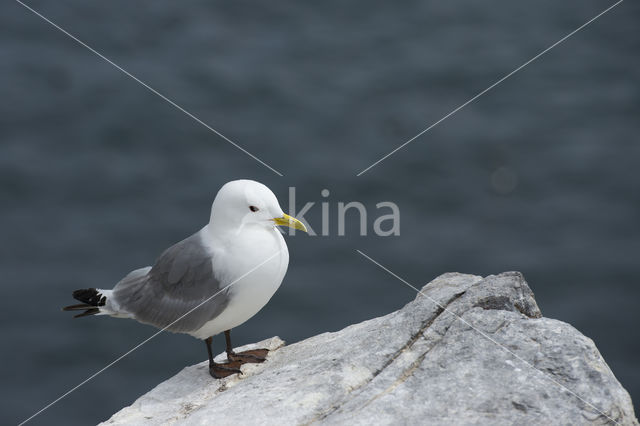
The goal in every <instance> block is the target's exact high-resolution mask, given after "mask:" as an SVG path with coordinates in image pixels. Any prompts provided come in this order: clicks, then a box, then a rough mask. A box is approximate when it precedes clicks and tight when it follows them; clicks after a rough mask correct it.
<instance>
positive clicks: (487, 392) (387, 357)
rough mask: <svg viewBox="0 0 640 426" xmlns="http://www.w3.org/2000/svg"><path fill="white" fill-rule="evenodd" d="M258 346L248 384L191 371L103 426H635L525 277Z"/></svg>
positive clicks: (442, 285)
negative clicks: (259, 356) (546, 314)
mask: <svg viewBox="0 0 640 426" xmlns="http://www.w3.org/2000/svg"><path fill="white" fill-rule="evenodd" d="M436 302H437V303H436ZM253 347H267V348H270V349H272V352H271V353H270V354H269V357H268V359H267V361H266V362H265V363H264V364H246V365H244V366H243V367H242V371H243V375H242V376H237V375H234V376H231V377H228V378H226V379H222V380H214V379H212V378H211V377H210V376H209V374H208V368H207V362H206V361H205V362H203V363H200V364H197V365H194V366H191V367H187V368H185V369H184V370H182V371H181V372H180V373H179V374H177V375H176V376H174V377H173V378H171V379H169V380H167V381H165V382H164V383H161V384H160V385H158V386H157V387H156V388H154V389H153V390H151V391H150V392H148V393H147V394H146V395H144V396H142V397H141V398H139V399H138V400H137V401H135V402H134V403H133V404H132V405H131V406H129V407H126V408H124V409H123V410H121V411H119V412H118V413H116V414H115V415H114V416H113V417H112V418H111V419H110V420H108V421H107V422H105V423H103V425H119V424H123V425H124V424H127V425H129V424H176V423H177V424H179V423H184V424H196V425H209V424H216V425H218V424H220V425H222V424H312V423H319V424H349V425H352V424H356V425H371V424H509V425H511V424H598V425H599V424H615V423H619V424H624V425H637V424H638V421H637V419H636V418H635V414H634V411H633V406H632V403H631V398H630V397H629V394H628V393H627V392H626V391H625V389H624V388H623V387H622V386H621V385H620V383H619V382H618V381H617V380H616V378H615V377H614V375H613V373H612V372H611V370H610V369H609V367H608V366H607V364H606V363H605V361H604V360H603V359H602V356H601V355H600V353H599V352H598V350H597V349H596V347H595V345H594V343H593V341H592V340H591V339H589V338H587V337H585V336H584V335H582V334H581V333H580V332H578V331H577V330H576V329H575V328H573V327H572V326H570V325H569V324H566V323H563V322H560V321H556V320H552V319H548V318H543V317H542V315H541V313H540V309H539V308H538V305H537V304H536V301H535V299H534V297H533V293H532V291H531V289H530V288H529V286H528V285H527V283H526V282H525V280H524V278H523V277H522V275H521V274H520V273H517V272H506V273H503V274H500V275H495V276H494V275H492V276H489V277H486V278H482V277H479V276H474V275H463V274H456V273H449V274H444V275H442V276H440V277H438V278H436V279H435V280H433V281H432V282H430V283H429V284H427V285H426V286H425V287H424V288H423V289H422V291H421V293H420V294H418V296H417V297H416V299H415V300H414V301H412V302H410V303H409V304H407V305H406V306H405V307H404V308H402V309H400V310H398V311H396V312H393V313H391V314H389V315H386V316H383V317H380V318H375V319H372V320H369V321H365V322H362V323H360V324H355V325H352V326H350V327H347V328H345V329H343V330H340V331H338V332H335V333H324V334H320V335H318V336H314V337H312V338H309V339H307V340H304V341H301V342H298V343H295V344H292V345H289V346H284V342H282V341H281V340H280V339H279V338H278V337H273V338H271V339H268V340H265V341H263V342H259V343H257V344H254V345H248V346H246V347H244V348H246V349H249V348H253ZM217 360H218V361H221V360H224V356H222V355H219V356H218V358H217Z"/></svg>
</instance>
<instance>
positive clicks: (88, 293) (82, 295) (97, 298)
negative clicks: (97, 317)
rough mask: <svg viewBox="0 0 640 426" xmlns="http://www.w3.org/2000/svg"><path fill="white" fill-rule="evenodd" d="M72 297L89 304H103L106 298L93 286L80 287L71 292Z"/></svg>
mask: <svg viewBox="0 0 640 426" xmlns="http://www.w3.org/2000/svg"><path fill="white" fill-rule="evenodd" d="M73 298H74V299H76V300H78V301H80V302H82V303H86V304H87V305H90V306H104V304H105V303H106V302H107V298H106V297H105V296H103V295H102V294H100V292H98V290H96V289H95V288H82V289H80V290H76V291H74V292H73Z"/></svg>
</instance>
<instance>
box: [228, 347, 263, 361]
mask: <svg viewBox="0 0 640 426" xmlns="http://www.w3.org/2000/svg"><path fill="white" fill-rule="evenodd" d="M268 353H269V349H251V350H248V351H243V352H238V353H236V352H229V353H227V359H228V360H229V361H232V362H240V363H241V364H246V363H256V364H259V363H261V362H264V361H265V360H266V359H267V354H268Z"/></svg>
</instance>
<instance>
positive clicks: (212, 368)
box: [204, 337, 242, 379]
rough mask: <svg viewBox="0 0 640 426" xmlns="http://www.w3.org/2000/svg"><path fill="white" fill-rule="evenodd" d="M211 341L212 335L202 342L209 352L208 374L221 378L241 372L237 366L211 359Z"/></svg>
mask: <svg viewBox="0 0 640 426" xmlns="http://www.w3.org/2000/svg"><path fill="white" fill-rule="evenodd" d="M211 342H213V337H209V338H208V339H205V340H204V343H205V344H206V345H207V352H208V353H209V374H211V377H213V378H214V379H222V378H224V377H227V376H230V375H232V374H236V373H242V371H240V370H239V369H237V368H233V367H231V366H226V365H223V364H218V363H217V362H215V361H214V360H213V352H212V351H211ZM238 367H239V365H238Z"/></svg>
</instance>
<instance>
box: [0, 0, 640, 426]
mask: <svg viewBox="0 0 640 426" xmlns="http://www.w3.org/2000/svg"><path fill="white" fill-rule="evenodd" d="M28 4H30V5H32V6H33V7H35V8H36V9H37V10H39V11H40V12H41V13H42V14H44V15H45V16H47V17H48V18H50V19H52V20H53V21H54V22H56V23H58V24H59V25H60V26H62V27H63V28H65V29H67V30H68V31H70V32H71V33H73V34H75V35H76V36H78V37H79V38H81V39H82V40H84V41H85V42H86V43H88V44H89V45H91V46H92V47H94V48H95V49H97V50H99V51H100V52H102V53H103V54H105V55H106V56H108V57H109V58H111V59H112V60H113V61H115V62H116V63H118V64H120V65H121V66H123V67H124V68H126V69H127V70H128V71H130V72H131V73H133V74H135V75H136V76H138V77H139V78H140V79H142V80H144V81H145V82H147V83H148V84H149V85H151V86H153V87H154V88H156V89H158V90H159V91H160V92H162V93H163V94H165V95H166V96H168V97H169V98H171V99H173V100H174V101H175V102H177V103H178V104H180V105H182V106H183V107H185V108H186V109H187V110H189V111H190V112H192V113H193V114H195V115H196V116H198V117H200V118H201V119H202V120H204V121H205V122H207V123H209V124H210V125H212V126H213V127H215V128H216V129H218V130H220V131H221V132H222V133H224V134H226V135H227V136H228V137H230V138H231V139H233V140H234V141H236V142H237V143H239V144H240V145H242V146H243V147H244V148H246V149H247V150H249V151H250V152H252V153H253V154H255V155H257V156H258V157H259V158H261V159H263V160H264V161H266V162H267V163H268V164H270V165H271V166H273V167H274V168H276V169H277V170H279V171H280V172H282V173H283V174H284V177H279V176H277V175H276V174H274V173H273V172H271V171H270V170H269V169H267V168H265V167H263V166H262V165H260V164H259V163H257V162H256V161H254V160H253V159H251V158H250V157H248V156H247V155H245V154H243V153H242V152H240V151H239V150H237V149H236V148H234V147H233V146H231V145H230V144H229V143H227V142H225V141H224V140H222V139H221V138H219V137H218V136H216V135H215V134H213V133H211V132H210V131H208V130H207V129H205V128H204V127H203V126H201V125H199V124H198V123H196V122H194V121H193V120H192V119H190V118H189V117H187V116H185V115H184V114H182V113H181V112H179V111H177V110H176V109H175V108H173V107H172V106H170V105H169V104H167V103H166V102H164V101H163V100H161V99H159V98H158V97H157V96H155V95H153V94H152V93H150V92H149V91H148V90H146V89H145V88H143V87H142V86H140V85H139V84H137V83H136V82H134V81H133V80H131V79H130V78H128V77H126V76H125V75H123V74H122V73H121V72H119V71H118V70H116V69H115V68H113V67H112V66H110V65H109V64H107V63H106V62H104V61H103V60H101V59H99V58H98V57H96V56H95V55H93V54H92V53H90V52H89V51H88V50H87V49H85V48H83V47H81V46H79V45H78V44H77V43H75V42H74V41H72V40H71V39H69V38H68V37H67V36H65V35H64V34H62V33H60V32H59V31H57V30H55V29H54V28H53V27H51V26H50V25H49V24H47V23H46V22H44V21H43V20H41V19H40V18H38V17H37V16H35V15H34V14H32V13H31V12H29V11H28V10H26V9H25V8H23V7H22V6H20V5H19V4H18V3H14V2H4V3H3V4H2V5H1V6H0V22H1V25H0V32H1V33H2V37H1V38H0V57H1V61H0V68H1V70H2V73H1V75H2V80H1V82H0V98H1V99H2V102H1V103H0V108H1V111H0V197H1V209H0V235H1V238H2V244H1V245H0V281H1V285H0V300H1V302H0V303H1V304H2V305H1V309H0V317H1V318H2V339H1V340H0V342H1V343H0V344H1V345H2V351H1V352H2V362H1V363H0V375H1V378H2V379H1V380H0V382H1V383H2V385H1V386H2V398H0V401H1V404H2V410H1V414H0V416H1V418H0V422H1V423H2V424H10V423H14V424H15V423H17V422H18V421H20V420H23V419H24V418H26V417H28V416H29V415H31V414H33V413H34V412H35V411H37V410H38V409H40V408H41V407H43V406H44V405H46V404H47V403H49V402H51V401H52V400H53V399H55V398H56V397H58V396H59V395H61V394H62V393H63V392H65V391H66V390H68V389H69V388H71V387H72V386H74V385H76V384H77V383H79V382H81V381H82V380H83V379H85V378H86V377H88V376H89V375H90V374H92V373H94V372H95V371H97V370H98V369H100V368H102V367H103V366H104V365H105V364H107V363H108V362H110V361H112V360H113V359H115V358H116V357H118V356H120V355H121V354H123V353H124V352H126V351H127V350H129V349H130V348H131V347H133V346H134V345H135V344H137V343H138V342H140V341H141V340H143V339H144V338H146V337H148V336H149V335H151V334H152V333H153V332H154V331H155V330H154V329H152V328H150V327H148V326H143V325H139V324H137V323H134V322H133V321H123V320H117V319H111V318H104V317H100V318H97V317H94V318H86V319H82V320H72V319H71V317H70V315H66V313H62V312H60V308H61V307H62V306H64V305H67V304H70V303H72V302H73V300H72V299H71V297H70V293H71V291H72V290H74V289H76V288H81V287H88V286H91V287H107V288H108V287H110V286H112V285H113V284H114V283H115V282H116V281H118V280H119V279H120V278H121V277H122V276H123V275H124V274H126V273H127V272H128V271H130V270H132V269H134V268H137V267H140V266H144V265H148V264H150V263H152V262H153V260H154V259H155V258H156V256H157V255H158V254H159V253H160V252H161V251H162V250H163V249H164V248H166V247H168V246H169V245H170V244H172V243H174V242H177V241H178V240H180V239H182V238H184V237H186V236H187V235H189V234H190V233H192V232H195V231H196V230H198V229H199V228H200V227H201V226H203V225H204V224H205V223H206V221H207V220H208V217H209V208H210V205H211V202H212V200H213V197H214V195H215V193H216V191H217V190H218V188H219V187H220V186H221V185H222V184H223V183H225V182H226V181H229V180H232V179H236V178H252V179H256V180H259V181H261V182H263V183H265V184H266V185H268V186H269V187H271V188H272V189H273V190H274V192H275V193H276V195H277V196H278V197H279V199H280V200H281V203H282V205H283V207H284V208H285V209H287V208H288V204H289V201H288V188H289V187H290V186H293V187H296V198H297V208H298V209H299V208H301V207H302V206H303V205H304V204H305V203H306V202H308V201H309V202H310V201H315V202H316V205H315V206H314V207H313V208H312V209H311V211H310V213H309V214H307V215H305V218H306V219H307V220H308V221H309V223H310V224H311V225H312V226H314V228H319V226H320V218H321V215H320V206H319V203H320V202H322V201H326V202H329V204H330V212H331V213H330V214H331V216H330V222H331V223H330V224H331V227H332V231H331V235H330V236H325V237H320V236H318V237H309V236H307V235H300V234H299V235H296V236H295V237H287V241H288V244H289V249H290V252H291V263H290V267H289V273H288V275H287V277H286V278H285V281H284V283H283V286H282V287H281V289H280V290H279V292H278V293H277V294H276V296H275V297H274V298H273V299H272V301H271V303H270V304H269V305H267V307H266V308H265V309H263V310H262V311H261V312H260V313H259V314H258V316H257V317H255V318H254V319H252V320H250V321H249V322H247V323H246V324H245V325H243V326H241V327H239V328H237V329H236V330H235V331H234V343H236V344H237V345H240V344H245V343H249V342H252V341H256V340H260V339H263V338H267V337H270V336H273V335H279V336H281V337H282V338H284V339H285V340H287V341H288V342H295V341H297V340H300V339H304V338H306V337H308V336H312V335H314V334H317V333H320V332H324V331H333V330H338V329H340V328H342V327H345V326H347V325H349V324H352V323H355V322H359V321H362V320H365V319H368V318H372V317H375V316H379V315H383V314H386V313H389V312H391V311H392V310H395V309H397V308H400V307H401V306H403V305H404V304H405V303H406V302H408V301H409V300H411V299H413V298H414V297H415V294H414V292H413V291H412V290H411V289H409V288H407V287H406V286H404V285H403V284H402V283H401V282H399V281H397V280H396V279H394V278H392V277H391V276H389V275H387V274H386V273H384V272H383V271H381V270H380V269H379V268H377V267H376V266H374V265H373V264H371V263H369V262H368V261H366V260H364V259H363V258H361V257H360V256H359V255H358V254H357V253H356V252H355V249H360V250H363V251H364V252H366V253H367V254H368V255H370V256H372V257H373V258H374V259H377V260H378V261H380V262H381V263H382V264H384V265H386V266H387V267H389V268H390V269H392V270H393V271H394V272H396V273H397V274H399V275H400V276H402V277H404V278H406V279H407V280H408V281H410V282H412V283H413V284H414V285H416V286H422V285H424V284H425V283H427V282H428V281H430V280H431V279H433V278H434V277H436V276H437V275H439V274H441V273H444V272H447V271H459V272H467V273H474V274H481V275H488V274H492V273H499V272H502V271H506V270H519V271H522V272H523V273H524V274H525V277H526V278H527V280H528V282H529V284H530V285H531V287H532V288H533V290H534V292H535V293H536V296H537V300H538V303H539V305H540V307H541V309H542V311H543V313H544V315H545V316H548V317H551V318H557V319H560V320H563V321H567V322H569V323H571V324H572V325H574V326H575V327H576V328H578V329H579V330H580V331H582V332H583V333H585V334H586V335H587V336H589V337H591V338H592V339H594V341H595V342H596V344H597V346H598V348H599V349H600V351H601V352H602V354H603V356H604V357H605V359H606V360H607V362H608V363H609V365H610V366H611V368H612V369H613V371H614V373H615V374H616V376H617V377H618V378H619V380H620V381H621V382H622V384H623V385H624V386H625V387H626V388H627V389H628V390H629V391H630V393H631V394H632V397H633V398H635V399H636V400H637V399H638V398H639V397H640V365H639V364H638V353H639V352H640V328H639V327H638V322H639V320H640V313H639V312H638V299H639V297H640V288H639V287H638V281H639V280H638V279H639V278H640V271H639V270H638V255H639V253H640V221H639V219H640V211H639V209H640V192H639V191H638V189H639V185H638V184H639V183H640V172H639V170H638V162H639V160H640V144H639V143H638V142H639V140H638V130H639V120H638V119H639V114H640V89H639V87H640V86H639V84H638V83H639V76H640V74H639V70H640V55H639V53H640V49H639V48H640V35H639V33H638V22H639V19H640V7H639V5H638V4H637V3H636V2H630V1H629V2H624V3H622V4H621V5H620V6H618V7H617V8H615V9H613V10H612V11H611V12H610V13H608V14H607V15H605V16H603V17H602V18H601V19H600V20H598V21H596V22H595V23H593V24H592V25H590V26H589V27H587V28H586V29H584V30H583V31H582V32H580V33H578V34H576V35H575V36H574V37H573V38H571V39H569V40H568V41H566V42H565V43H564V44H562V45H560V46H558V47H557V48H556V49H554V50H552V51H551V52H550V53H549V54H547V55H546V56H544V57H542V58H540V59H539V60H538V61H536V62H534V63H532V64H531V65H530V66H528V67H527V68H525V69H524V70H523V71H521V72H520V73H518V74H516V75H515V76H513V77H512V78H511V79H509V80H507V81H505V82H504V83H503V84H501V85H500V86H498V87H496V88H495V89H494V90H493V91H491V92H489V93H488V94H486V95H485V96H483V97H482V98H480V99H479V100H478V101H476V102H475V103H473V104H471V105H469V106H468V107H466V108H465V109H463V110H462V111H460V112H458V113H457V114H456V115H454V116H452V117H450V118H449V119H448V120H446V121H444V122H443V123H441V124H440V125H439V126H437V127H436V128H434V129H433V130H431V131H430V132H428V133H427V134H425V135H423V136H422V137H421V138H419V139H418V140H416V141H414V142H413V143H412V144H410V145H409V146H407V147H406V148H405V149H403V150H401V151H399V152H398V153H396V154H395V155H393V156H392V157H390V158H389V159H387V160H386V161H384V162H382V163H380V164H379V165H378V166H377V167H374V168H372V169H371V170H369V171H368V172H367V173H365V174H363V175H362V176H360V177H356V173H358V172H359V171H361V170H362V169H364V168H365V167H367V166H368V165H370V164H371V163H373V162H374V161H375V160H377V159H378V158H380V157H381V156H383V155H384V154H386V153H387V152H389V151H390V150H392V149H393V148H395V147H396V146H398V145H400V144H401V143H402V142H404V141H406V140H407V139H409V138H410V137H412V136H414V135H415V134H417V133H418V132H419V131H421V130H422V129H424V128H425V127H427V126H428V125H430V124H431V123H433V122H434V121H436V120H438V119H439V118H441V117H442V116H443V115H445V114H446V113H448V112H449V111H451V110H452V109H454V108H455V107H457V106H458V105H460V104H462V103H463V102H465V101H467V100H468V99H469V98H471V97H472V96H473V95H475V94H476V93H478V92H479V91H481V90H482V89H484V88H486V87H487V86H489V85H490V84H492V83H493V82H494V81H496V80H497V79H498V78H500V77H501V76H503V75H504V74H506V73H508V72H510V71H511V70H513V69H514V68H516V67H517V66H518V65H520V64H521V63H523V62H525V61H526V60H528V59H530V58H531V57H533V56H534V55H535V54H537V53H538V52H539V51H541V50H542V49H544V48H546V47H547V46H549V45H550V44H552V43H554V42H555V41H557V40H558V39H560V38H561V37H563V36H564V35H565V34H567V33H569V32H570V31H572V30H573V29H575V28H577V27H578V26H580V25H582V24H583V23H584V22H586V21H587V20H589V19H590V18H591V17H593V16H594V15H596V14H597V13H599V12H600V11H602V10H604V9H605V8H606V7H608V6H609V5H610V4H611V3H609V2H605V1H601V0H597V1H596V0H586V1H585V0H581V1H578V0H570V1H564V2H557V1H551V0H543V1H541V2H536V3H532V2H513V1H506V0H498V1H492V2H488V3H487V2H484V3H478V2H473V1H470V0H460V1H453V2H434V1H406V2H401V3H398V2H379V1H351V2H339V1H325V2H292V1H283V2H278V3H276V2H269V3H255V2H247V1H233V2H222V1H215V2H196V3H184V2H170V1H154V2H145V3H138V2H128V1H123V0H116V1H109V2H91V3H86V2H80V1H77V0H64V1H60V2H54V3H52V2H44V1H31V2H29V3H28ZM322 189H328V190H330V196H329V197H328V198H326V199H325V198H323V197H322V196H321V195H320V194H321V190H322ZM339 201H344V202H348V201H360V202H362V203H364V204H365V205H366V206H367V208H368V211H369V213H370V218H369V220H368V222H369V230H371V229H372V228H371V226H372V223H373V220H374V219H375V218H376V217H377V215H378V213H377V211H376V208H375V204H376V203H378V202H380V201H393V202H395V203H397V204H398V206H399V208H400V210H401V235H400V236H398V237H386V238H380V237H376V236H375V235H369V236H367V237H361V236H359V235H358V226H357V223H355V219H356V218H355V215H353V217H352V218H351V219H352V220H351V221H350V222H349V223H348V224H347V229H346V231H347V235H346V236H343V237H339V236H337V235H336V234H337V229H336V228H335V225H336V222H335V220H336V219H337V202H339ZM214 345H215V349H216V350H217V351H218V352H219V351H221V350H222V349H223V342H222V340H220V338H218V340H215V343H214ZM205 357H206V352H205V346H204V344H202V343H201V342H198V341H196V340H195V339H193V338H191V337H189V336H185V335H172V334H163V335H160V336H158V337H157V338H156V339H154V340H152V341H151V342H149V343H148V344H146V345H144V346H143V347H142V348H140V349H139V350H137V351H136V352H134V353H133V354H131V355H130V356H128V357H127V358H125V359H124V360H123V361H121V362H119V363H118V364H117V365H115V366H114V367H112V368H110V369H109V370H107V371H105V372H104V373H103V374H101V375H100V376H99V377H98V378H96V379H95V380H92V381H90V382H89V383H87V384H86V385H84V386H83V387H82V388H81V389H80V390H78V391H76V392H74V393H72V394H71V395H69V396H68V397H67V398H65V399H63V400H62V401H61V402H59V403H58V404H56V405H55V406H53V407H52V408H50V409H49V410H47V411H46V412H44V413H43V414H41V415H40V416H39V417H37V418H36V419H34V420H33V422H32V423H33V424H42V425H49V424H65V425H76V424H77V425H81V424H91V423H96V422H98V421H102V420H105V419H107V418H108V417H109V416H110V415H111V414H112V413H114V412H115V411H116V410H118V409H120V408H121V407H123V406H125V405H128V404H130V403H131V402H133V400H134V399H135V398H136V397H138V396H140V395H141V394H142V393H144V392H146V391H148V390H149V389H151V388H152V387H153V386H155V385H156V384H158V383H160V382H161V381H162V380H164V379H166V378H168V377H170V376H172V375H173V374H175V373H176V372H178V371H179V370H180V369H181V368H183V367H184V366H186V365H190V364H193V363H196V362H199V361H202V360H204V359H205ZM532 374H537V373H535V372H532Z"/></svg>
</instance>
